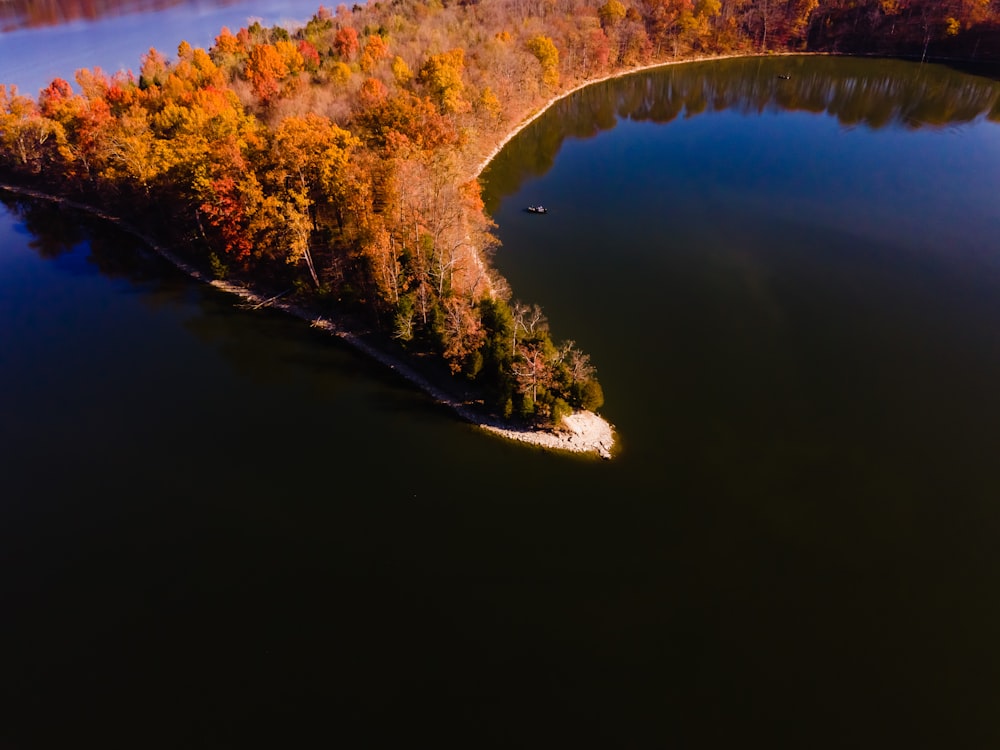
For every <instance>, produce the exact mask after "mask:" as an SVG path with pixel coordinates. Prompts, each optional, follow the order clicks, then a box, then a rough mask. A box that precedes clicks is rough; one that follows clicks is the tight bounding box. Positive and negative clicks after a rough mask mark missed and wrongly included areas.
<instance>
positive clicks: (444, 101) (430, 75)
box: [417, 47, 468, 112]
mask: <svg viewBox="0 0 1000 750" xmlns="http://www.w3.org/2000/svg"><path fill="white" fill-rule="evenodd" d="M463 70H465V50H463V49H462V48H460V47H456V48H455V49H453V50H450V51H449V52H442V53H441V54H439V55H431V56H430V57H428V58H427V61H426V62H425V63H424V64H423V66H421V68H420V74H419V75H418V77H417V78H418V80H419V81H420V83H422V84H424V86H426V87H427V90H428V91H429V92H430V94H431V97H432V98H433V99H434V100H435V101H436V102H437V104H438V106H440V107H441V111H442V112H464V111H466V110H467V109H468V104H467V103H466V101H465V100H464V99H463V98H462V92H463V90H464V88H465V86H464V84H463V83H462V71H463Z"/></svg>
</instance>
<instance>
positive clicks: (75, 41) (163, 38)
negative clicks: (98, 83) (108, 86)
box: [0, 0, 335, 97]
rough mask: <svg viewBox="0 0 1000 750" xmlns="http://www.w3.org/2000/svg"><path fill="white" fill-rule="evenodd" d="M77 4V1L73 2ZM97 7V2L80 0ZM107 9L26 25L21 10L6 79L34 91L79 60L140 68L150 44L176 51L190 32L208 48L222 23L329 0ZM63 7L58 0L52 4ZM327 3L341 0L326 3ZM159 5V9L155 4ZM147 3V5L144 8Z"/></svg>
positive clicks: (9, 41) (287, 15)
mask: <svg viewBox="0 0 1000 750" xmlns="http://www.w3.org/2000/svg"><path fill="white" fill-rule="evenodd" d="M67 4H68V5H69V6H70V7H73V6H74V3H73V2H69V3H67ZM79 5H82V6H83V7H84V8H90V9H91V10H93V5H89V4H88V3H86V2H83V3H79ZM103 5H104V6H106V10H108V15H106V16H104V17H99V18H96V19H93V20H86V19H82V20H75V21H73V22H71V23H64V24H60V25H56V26H41V27H25V26H23V25H22V24H20V23H19V21H22V20H23V19H20V18H15V19H13V20H11V22H10V30H8V31H4V32H0V83H3V84H7V85H11V84H13V85H16V86H17V87H18V90H19V91H20V92H21V93H23V94H27V95H28V96H31V97H35V96H37V94H38V91H39V89H42V88H44V87H45V86H48V85H49V83H51V82H52V79H53V78H56V77H59V78H64V79H65V80H67V81H69V82H70V83H73V81H74V78H73V76H74V74H75V73H76V71H77V70H79V69H80V68H94V67H99V68H101V70H103V71H104V72H105V73H107V74H108V75H111V74H113V73H117V72H118V71H120V70H126V71H127V70H131V71H135V72H137V71H138V70H139V67H140V65H141V58H142V56H143V55H145V54H146V53H147V52H149V48H150V47H155V48H156V49H157V50H158V51H160V52H161V53H163V54H164V55H166V56H167V57H168V58H171V59H173V58H174V57H176V55H177V45H178V44H179V43H180V41H181V40H186V41H187V42H188V43H189V44H190V45H191V46H193V47H202V48H204V49H208V48H209V47H211V46H212V44H213V43H214V42H215V37H216V36H218V35H219V31H220V30H221V29H222V27H223V26H228V27H229V28H230V29H231V30H232V31H233V32H235V31H236V30H237V29H239V28H241V27H243V26H249V25H250V24H251V23H253V21H255V20H259V21H260V22H261V23H262V24H263V25H264V26H273V25H275V24H281V25H283V26H285V27H286V28H289V29H293V28H295V27H297V26H298V25H301V24H303V23H304V22H306V21H308V20H309V18H311V17H312V15H313V14H314V13H315V12H316V11H317V10H318V9H319V7H320V5H322V3H320V2H318V1H315V0H163V1H162V2H160V3H159V4H158V3H157V2H156V0H150V2H142V0H121V2H118V3H115V2H114V0H107V2H105V3H104V4H103ZM53 7H54V8H58V4H56V5H54V6H53ZM327 7H331V8H332V7H335V4H331V3H327ZM150 8H152V9H150ZM139 10H144V11H145V12H138V11H139Z"/></svg>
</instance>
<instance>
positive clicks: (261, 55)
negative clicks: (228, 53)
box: [245, 44, 288, 103]
mask: <svg viewBox="0 0 1000 750" xmlns="http://www.w3.org/2000/svg"><path fill="white" fill-rule="evenodd" d="M245 74H246V77H247V80H248V81H250V85H251V87H252V88H253V92H254V94H255V95H256V96H257V98H258V99H260V100H261V101H262V102H265V103H266V102H269V101H270V100H271V99H273V98H274V97H275V96H277V94H278V91H279V90H280V87H279V83H280V82H281V80H282V79H283V78H284V77H285V76H287V75H288V65H287V64H286V63H285V60H284V59H283V58H282V56H281V54H280V53H279V52H278V50H277V49H275V48H274V47H273V46H272V45H270V44H258V45H256V46H254V48H253V49H251V50H250V57H249V59H248V60H247V65H246V70H245Z"/></svg>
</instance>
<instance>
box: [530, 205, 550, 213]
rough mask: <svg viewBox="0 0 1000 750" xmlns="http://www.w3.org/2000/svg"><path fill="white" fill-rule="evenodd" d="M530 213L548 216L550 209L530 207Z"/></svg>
mask: <svg viewBox="0 0 1000 750" xmlns="http://www.w3.org/2000/svg"><path fill="white" fill-rule="evenodd" d="M528 211H530V212H531V213H533V214H547V213H548V212H549V209H547V208H546V207H545V206H528Z"/></svg>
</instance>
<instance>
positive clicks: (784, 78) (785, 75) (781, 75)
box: [778, 73, 791, 81]
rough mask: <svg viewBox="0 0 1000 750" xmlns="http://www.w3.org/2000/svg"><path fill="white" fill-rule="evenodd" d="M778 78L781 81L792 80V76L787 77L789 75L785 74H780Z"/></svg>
mask: <svg viewBox="0 0 1000 750" xmlns="http://www.w3.org/2000/svg"><path fill="white" fill-rule="evenodd" d="M778 78H780V79H781V80H782V81H787V80H788V79H789V78H791V76H790V75H787V74H785V73H781V74H780V75H779V76H778Z"/></svg>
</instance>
